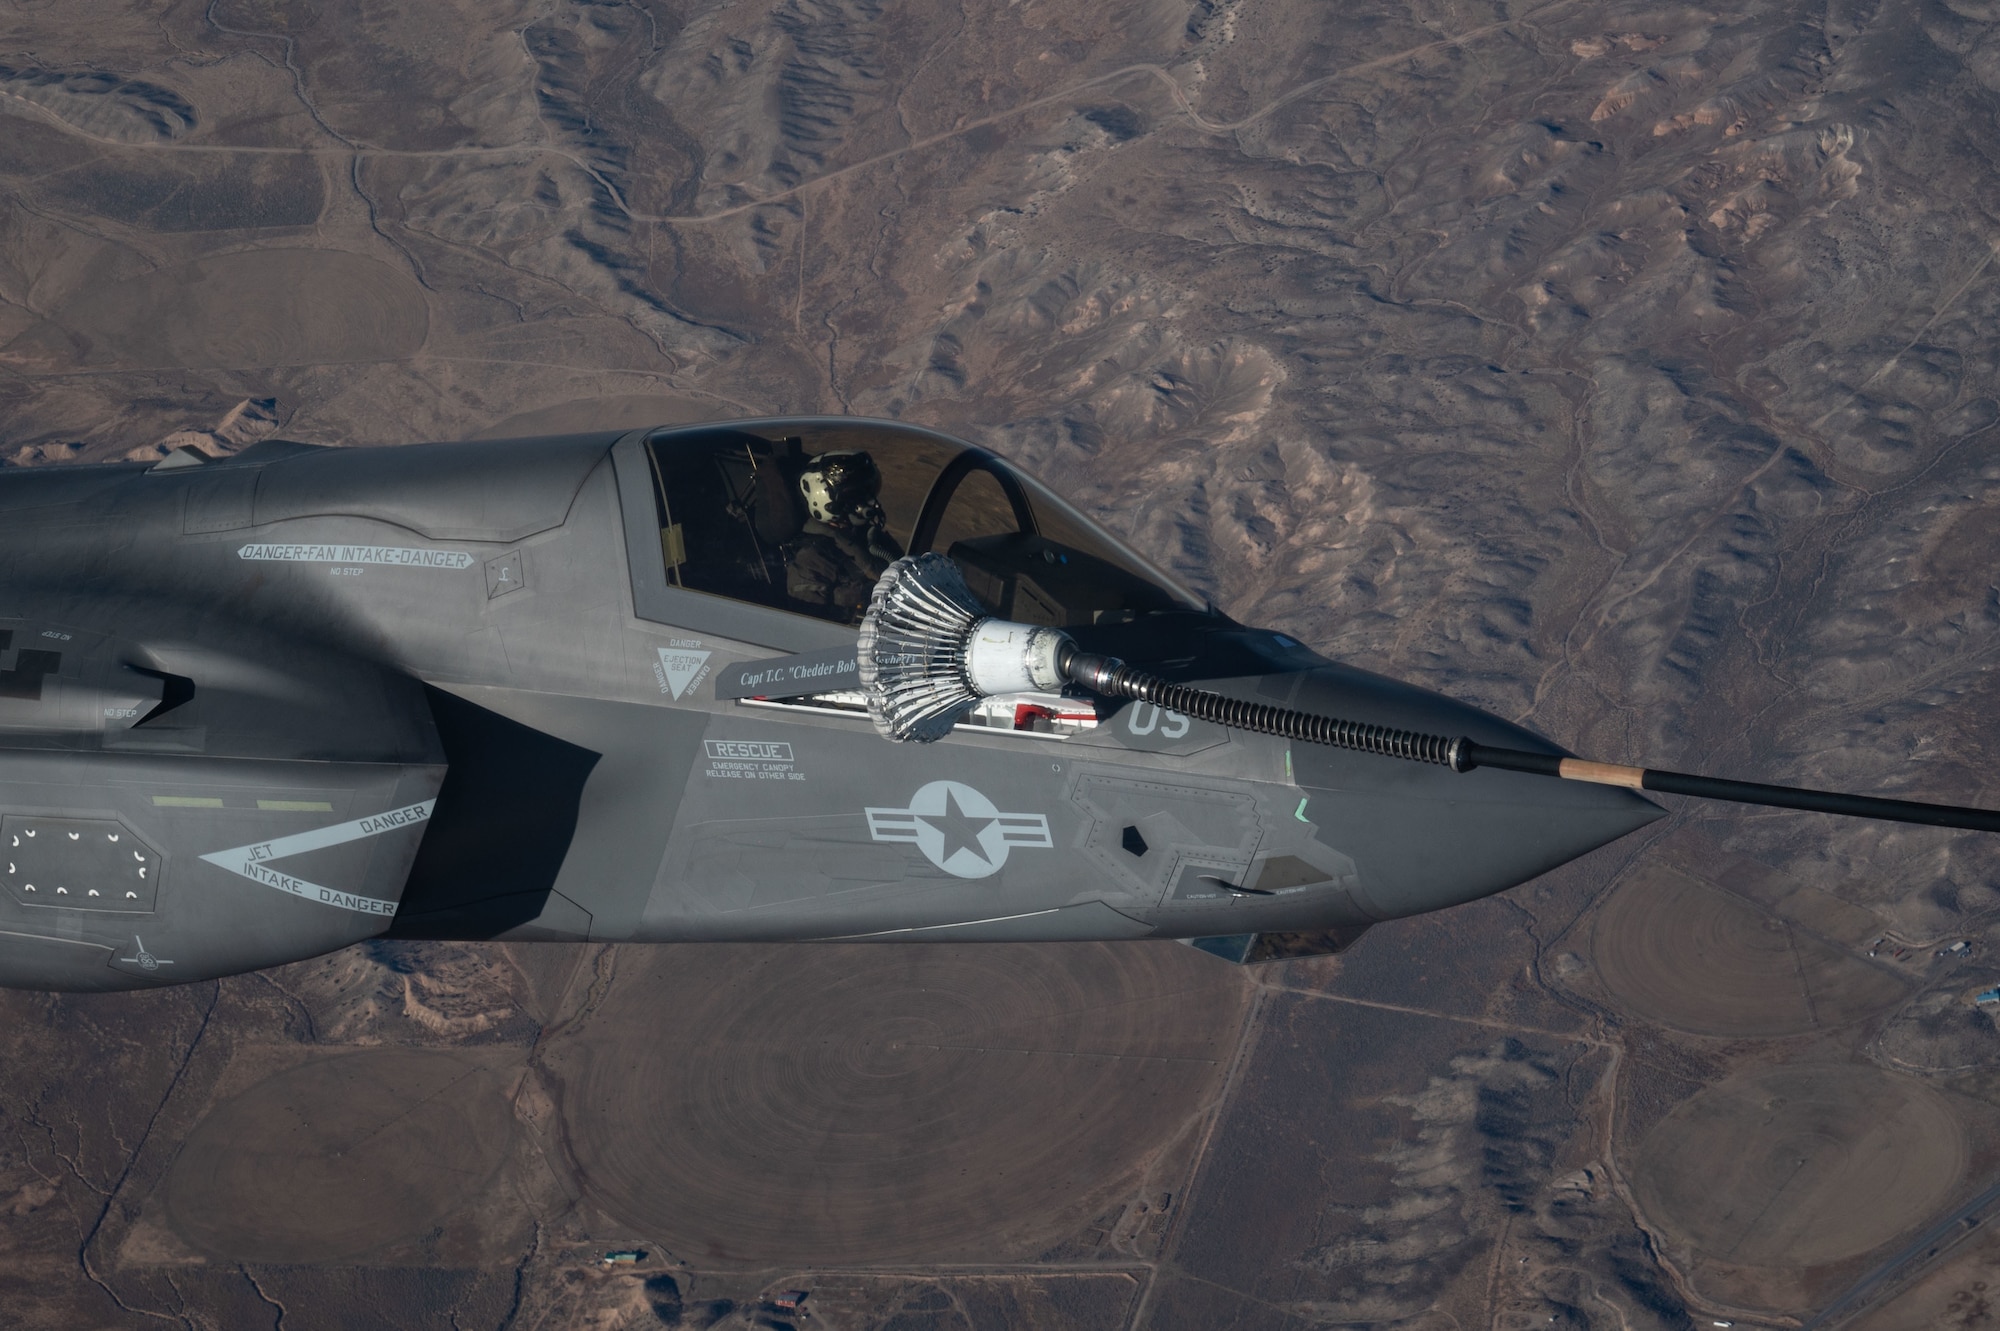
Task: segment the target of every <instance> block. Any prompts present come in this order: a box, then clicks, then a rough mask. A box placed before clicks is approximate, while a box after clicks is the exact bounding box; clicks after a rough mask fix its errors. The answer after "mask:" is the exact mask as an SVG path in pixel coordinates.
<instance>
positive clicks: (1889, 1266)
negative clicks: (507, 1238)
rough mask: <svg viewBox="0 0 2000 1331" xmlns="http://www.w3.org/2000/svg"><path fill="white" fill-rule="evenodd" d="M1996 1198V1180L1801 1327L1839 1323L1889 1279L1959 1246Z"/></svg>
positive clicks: (1999, 1196)
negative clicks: (1960, 1241)
mask: <svg viewBox="0 0 2000 1331" xmlns="http://www.w3.org/2000/svg"><path fill="white" fill-rule="evenodd" d="M1996 1202H2000V1183H1995V1184H1994V1185H1993V1186H1992V1187H1990V1188H1988V1189H1986V1191H1984V1192H1982V1193H1980V1194H1979V1195H1978V1196H1976V1197H1974V1198H1973V1199H1972V1200H1971V1201H1969V1202H1967V1203H1966V1204H1965V1205H1963V1206H1961V1207H1959V1208H1958V1209H1957V1210H1956V1211H1953V1212H1952V1213H1951V1214H1950V1215H1948V1216H1946V1217H1945V1218H1944V1219H1942V1220H1940V1221H1938V1222H1937V1223H1936V1224H1935V1225H1932V1226H1931V1227H1930V1228H1929V1229H1927V1230H1925V1231H1924V1232H1923V1233H1921V1234H1919V1235H1918V1236H1917V1237H1916V1238H1915V1239H1914V1240H1912V1241H1911V1243H1910V1245H1909V1246H1908V1247H1906V1248H1904V1249H1903V1250H1902V1251H1901V1252H1898V1253H1896V1254H1895V1255H1894V1256H1892V1257H1890V1258H1889V1259H1888V1260H1887V1261H1885V1262H1883V1263H1882V1264H1881V1265H1880V1266H1878V1267H1876V1268H1875V1269H1874V1270H1873V1271H1870V1272H1869V1273H1868V1274H1867V1275H1865V1276H1863V1277H1861V1279H1859V1280H1857V1281H1855V1282H1854V1283H1853V1284H1852V1285H1849V1286H1848V1287H1847V1289H1846V1290H1845V1291H1843V1292H1842V1293H1841V1295H1840V1297H1839V1298H1837V1299H1835V1300H1834V1301H1833V1302H1832V1303H1829V1304H1827V1305H1826V1307H1824V1308H1822V1309H1820V1310H1819V1312H1818V1313H1817V1314H1815V1315H1814V1316H1813V1317H1812V1318H1810V1319H1809V1320H1808V1321H1807V1322H1806V1323H1805V1324H1804V1325H1803V1326H1801V1327H1800V1328H1799V1331H1820V1329H1821V1328H1823V1327H1830V1326H1833V1325H1834V1324H1836V1323H1838V1322H1839V1321H1841V1320H1842V1319H1844V1318H1845V1317H1846V1316H1847V1315H1848V1314H1849V1313H1853V1312H1859V1311H1860V1310H1861V1308H1862V1306H1863V1305H1865V1304H1866V1303H1867V1302H1868V1299H1869V1297H1870V1296H1871V1295H1872V1294H1874V1293H1875V1291H1876V1290H1877V1289H1879V1288H1880V1287H1881V1286H1882V1284H1883V1283H1884V1282H1885V1281H1887V1280H1889V1279H1891V1278H1892V1277H1894V1276H1898V1275H1904V1274H1914V1272H1915V1270H1917V1269H1920V1268H1921V1267H1922V1266H1924V1265H1925V1264H1926V1263H1928V1262H1930V1261H1931V1260H1932V1259H1933V1258H1936V1257H1939V1256H1942V1255H1943V1254H1944V1253H1945V1252H1947V1251H1948V1250H1950V1249H1952V1248H1955V1247H1957V1246H1958V1242H1959V1240H1960V1239H1962V1238H1964V1237H1965V1236H1966V1235H1967V1234H1970V1233H1971V1232H1972V1231H1973V1230H1974V1229H1976V1228H1977V1227H1978V1226H1979V1224H1980V1223H1981V1222H1982V1220H1983V1219H1984V1217H1983V1216H1982V1214H1981V1213H1982V1212H1983V1211H1985V1210H1986V1208H1987V1207H1989V1206H1992V1205H1994V1204H1995V1203H1996ZM1968 1222H1969V1223H1968Z"/></svg>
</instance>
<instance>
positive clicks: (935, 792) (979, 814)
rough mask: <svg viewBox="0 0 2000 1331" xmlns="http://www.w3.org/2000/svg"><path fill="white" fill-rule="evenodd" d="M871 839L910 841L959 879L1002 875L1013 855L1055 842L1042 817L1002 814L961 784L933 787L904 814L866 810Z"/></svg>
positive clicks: (943, 783)
mask: <svg viewBox="0 0 2000 1331" xmlns="http://www.w3.org/2000/svg"><path fill="white" fill-rule="evenodd" d="M865 812H866V813H867V815H868V835H869V836H870V837H872V838H874V839H875V840H877V841H908V842H912V843H914V844H915V846H916V848H917V849H918V850H920V851H922V852H923V853H924V858H925V859H927V860H929V861H930V862H931V863H932V864H935V865H936V866H937V867H938V868H940V869H943V870H944V871H945V872H946V873H948V874H951V875H953V876H954V877H957V878H986V877H989V876H990V875H992V874H996V873H999V872H1000V869H1001V866H1002V865H1004V864H1006V863H1007V856H1008V855H1009V854H1010V853H1011V852H1013V851H1015V850H1027V849H1035V850H1048V849H1051V848H1053V847H1054V845H1055V840H1054V838H1052V837H1051V836H1050V835H1049V820H1048V816H1047V815H1046V814H1040V813H1002V812H1000V810H999V809H998V808H997V807H996V806H995V805H994V803H993V801H992V800H990V799H987V798H986V796H984V795H982V794H980V793H979V792H978V791H976V790H974V789H973V788H972V787H971V786H968V785H966V784H965V783H964V782H961V781H933V782H931V783H930V784H929V785H926V786H922V787H919V788H918V790H917V793H916V794H914V795H912V796H910V805H909V807H908V808H906V809H868V810H865Z"/></svg>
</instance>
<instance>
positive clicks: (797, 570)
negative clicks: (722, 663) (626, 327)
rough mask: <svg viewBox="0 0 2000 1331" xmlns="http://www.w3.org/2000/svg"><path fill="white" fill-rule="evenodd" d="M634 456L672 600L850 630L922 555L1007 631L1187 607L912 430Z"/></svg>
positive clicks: (675, 442) (764, 437) (1109, 541)
mask: <svg viewBox="0 0 2000 1331" xmlns="http://www.w3.org/2000/svg"><path fill="white" fill-rule="evenodd" d="M646 451H647V456H648V459H649V461H650V464H651V467H652V473H653V481H654V498H655V501H656V507H657V510H658V517H659V524H660V555H661V558H662V559H663V560H664V561H665V564H666V574H667V581H668V583H669V584H670V585H672V586H675V587H682V588H686V589H688V590H690V591H698V592H706V593H708V594H710V595H715V596H726V597H730V598H731V599H734V600H738V601H748V602H752V603H754V604H757V605H763V606H769V607H771V608H773V609H777V610H785V611H790V612H792V613H794V614H804V615H813V616H816V617H818V618H821V619H828V620H833V621H835V622H837V623H847V624H853V623H859V622H860V620H861V616H862V613H863V612H864V611H865V610H866V609H867V607H868V598H869V594H870V593H871V592H872V591H873V589H874V585H875V580H876V579H877V578H879V577H880V576H881V575H882V571H883V570H884V569H886V568H887V567H888V566H889V564H890V563H891V562H893V561H894V560H896V559H898V558H900V557H901V556H903V555H904V554H921V553H923V552H925V551H930V550H936V551H940V552H942V553H944V554H946V555H948V556H949V557H950V558H951V559H952V560H954V561H955V562H956V563H957V564H958V566H959V568H960V569H961V570H962V571H963V572H964V573H965V578H966V584H967V585H968V586H969V587H971V588H972V590H973V592H974V594H975V595H977V596H978V597H979V598H980V599H981V600H982V601H983V602H985V604H986V606H987V608H988V609H989V610H991V611H992V612H993V613H994V614H996V615H1000V616H1003V617H1005V618H1008V619H1015V620H1022V621H1025V622H1028V623H1033V624H1050V625H1055V626H1058V627H1071V626H1077V625H1084V624H1093V623H1101V622H1106V621H1117V620H1123V619H1131V618H1134V617H1136V616H1138V615H1140V614H1144V613H1146V612H1148V611H1152V610H1166V609H1180V608H1190V607H1198V606H1199V604H1200V602H1198V601H1197V600H1196V599H1195V598H1194V597H1192V596H1191V595H1189V594H1188V593H1187V592H1186V591H1184V590H1182V589H1181V588H1179V587H1176V586H1175V585H1174V584H1173V582H1172V580H1171V579H1169V578H1167V577H1166V575H1164V574H1162V573H1160V572H1159V571H1158V570H1157V569H1154V568H1152V567H1150V566H1149V565H1147V564H1146V562H1145V561H1144V560H1142V559H1141V558H1139V557H1138V556H1137V555H1135V554H1133V553H1132V552H1131V551H1129V550H1127V549H1125V548H1124V547H1123V546H1122V545H1120V544H1119V543H1118V542H1117V541H1116V540H1115V539H1113V538H1112V537H1111V536H1109V535H1108V534H1107V533H1105V532H1103V531H1101V530H1099V529H1098V528H1097V527H1096V526H1094V525H1093V524H1092V523H1090V522H1089V521H1088V520H1087V519H1085V518H1084V517H1083V516H1082V515H1081V514H1079V513H1077V512H1076V510H1074V509H1072V508H1071V507H1070V506H1069V505H1067V504H1065V503H1063V502H1062V501H1061V500H1060V499H1058V498H1057V497H1056V496H1055V495H1054V494H1052V493H1051V492H1050V491H1049V490H1048V489H1047V488H1046V487H1044V486H1042V485H1041V484H1039V483H1038V482H1036V481H1034V480H1033V479H1032V478H1030V477H1028V476H1026V475H1024V474H1023V473H1021V472H1019V471H1017V470H1016V469H1015V468H1013V467H1012V466H1010V465H1009V464H1007V463H1006V462H1004V461H1002V460H1001V459H1000V458H998V457H996V456H994V455H993V454H990V453H987V452H986V451H984V450H983V449H978V448H974V447H972V446H970V445H967V444H963V443H959V442H958V441H956V440H952V439H948V438H946V437H944V436H942V435H937V434H932V433H930V432H929V431H926V430H919V429H915V428H912V427H908V426H897V425H890V424H884V423H876V422H848V421H824V422H813V421H776V422H768V423H766V422H755V423H750V424H748V425H731V426H726V427H718V426H709V427H687V428H676V429H670V430H662V431H659V432H657V433H655V434H654V435H653V436H652V437H651V438H649V439H648V440H647V445H646Z"/></svg>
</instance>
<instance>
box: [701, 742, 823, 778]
mask: <svg viewBox="0 0 2000 1331" xmlns="http://www.w3.org/2000/svg"><path fill="white" fill-rule="evenodd" d="M702 745H703V747H704V748H706V749H707V750H708V775H709V776H711V777H714V778H718V779H720V780H724V781H803V780H805V779H806V774H805V773H804V772H801V771H799V770H798V769H797V768H795V767H793V766H792V746H791V745H790V744H788V743H786V742H785V741H784V740H775V739H709V740H703V741H702Z"/></svg>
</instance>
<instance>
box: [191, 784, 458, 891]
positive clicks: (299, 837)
mask: <svg viewBox="0 0 2000 1331" xmlns="http://www.w3.org/2000/svg"><path fill="white" fill-rule="evenodd" d="M436 805H437V801H436V800H425V801H424V802H423V803H421V804H411V805H406V806H405V807H403V808H400V809H390V810H389V811H387V812H386V813H375V814H370V815H369V816H368V817H366V818H356V819H354V820H353V821H352V822H346V823H337V824H335V825H334V826H332V827H320V828H315V829H314V830H312V831H310V832H295V833H293V834H292V835H291V836H281V837H277V838H275V839H273V840H270V841H253V842H251V843H250V844H249V845H247V846H232V847H231V848H230V849H228V850H218V851H214V852H211V853H210V854H207V855H204V856H202V859H204V860H206V861H208V862H209V863H210V864H213V865H214V866H216V867H217V868H218V869H227V870H229V872H231V873H233V874H240V875H242V876H243V877H245V878H248V879H249V880H250V881H251V882H253V883H262V884H263V885H264V886H265V887H274V888H276V889H277V890H278V891H280V892H285V893H289V894H290V895H292V896H295V897H298V898H300V899H301V900H303V901H317V902H319V903H320V904H321V905H325V906H338V907H340V908H341V909H342V910H352V911H359V912H360V913H361V914H363V915H394V914H395V913H396V903H395V902H393V901H382V900H378V899H377V898H375V897H364V896H357V895H355V894H354V893H352V892H342V891H340V890H339V889H338V888H332V887H321V886H320V885H319V884H318V883H309V882H307V881H306V880H305V879H303V878H294V877H292V875H290V874H288V873H281V872H279V871H278V870H276V869H273V868H272V867H271V865H270V861H272V860H282V859H284V858H285V857H287V856H289V855H303V854H305V853H306V852H307V851H309V850H324V849H326V848H327V847H328V846H339V845H345V844H346V843H347V842H349V841H359V840H361V839H362V838H363V837H371V836H380V835H381V834H382V833H384V832H392V831H394V830H395V829H397V828H399V827H408V826H410V825H412V824H414V823H421V822H423V821H424V820H425V819H427V818H429V817H430V816H431V810H432V809H433V808H434V807H436Z"/></svg>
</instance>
